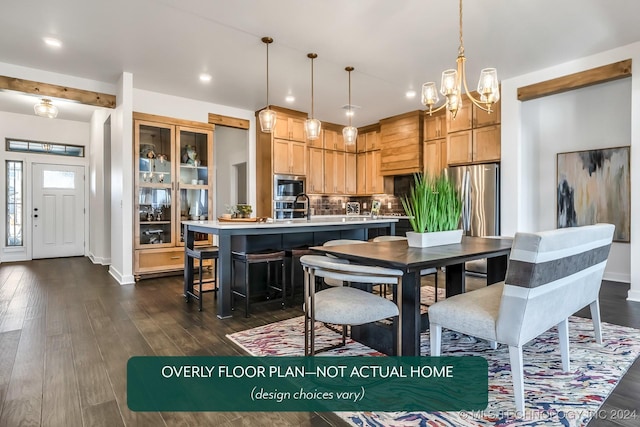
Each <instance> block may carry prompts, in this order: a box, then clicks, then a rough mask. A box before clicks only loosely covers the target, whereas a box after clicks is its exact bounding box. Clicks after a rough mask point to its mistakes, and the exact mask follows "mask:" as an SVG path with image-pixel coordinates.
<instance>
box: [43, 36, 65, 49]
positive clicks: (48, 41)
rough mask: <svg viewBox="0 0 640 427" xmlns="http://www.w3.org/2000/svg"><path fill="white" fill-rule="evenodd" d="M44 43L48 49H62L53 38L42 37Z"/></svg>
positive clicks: (60, 44) (59, 42)
mask: <svg viewBox="0 0 640 427" xmlns="http://www.w3.org/2000/svg"><path fill="white" fill-rule="evenodd" d="M42 40H44V43H45V44H46V45H47V46H50V47H56V48H57V47H62V42H61V41H60V40H58V39H54V38H53V37H43V38H42Z"/></svg>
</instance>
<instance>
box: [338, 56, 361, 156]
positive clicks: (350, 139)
mask: <svg viewBox="0 0 640 427" xmlns="http://www.w3.org/2000/svg"><path fill="white" fill-rule="evenodd" d="M353 70H354V68H353V67H346V68H345V71H346V72H347V73H349V109H348V110H347V116H349V126H345V127H344V128H342V137H343V138H344V142H345V144H353V143H355V142H356V139H357V138H358V128H356V127H353V126H351V116H353V110H352V109H351V72H352V71H353Z"/></svg>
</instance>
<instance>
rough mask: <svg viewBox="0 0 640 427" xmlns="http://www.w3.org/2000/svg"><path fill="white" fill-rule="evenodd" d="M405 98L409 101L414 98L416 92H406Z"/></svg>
mask: <svg viewBox="0 0 640 427" xmlns="http://www.w3.org/2000/svg"><path fill="white" fill-rule="evenodd" d="M405 96H406V97H407V98H409V99H413V98H415V97H416V91H415V90H408V91H407V93H405Z"/></svg>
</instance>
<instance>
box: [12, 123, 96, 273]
mask: <svg viewBox="0 0 640 427" xmlns="http://www.w3.org/2000/svg"><path fill="white" fill-rule="evenodd" d="M90 132H91V129H90V126H89V124H88V123H82V122H76V121H70V120H59V119H55V120H52V119H48V118H45V117H37V116H35V115H33V116H27V115H24V114H14V113H7V112H0V141H3V142H4V141H5V138H16V139H26V140H33V141H43V142H58V143H62V144H73V145H82V146H84V147H85V157H84V158H77V157H75V158H74V157H64V156H54V155H46V154H30V153H15V152H7V151H6V145H4V144H3V146H2V149H0V165H1V166H0V167H1V170H2V172H1V173H0V200H2V202H0V206H2V207H3V208H2V209H1V210H0V222H1V223H2V224H3V225H2V226H1V227H0V236H1V243H0V245H1V246H0V247H1V248H2V251H1V253H0V259H2V260H3V261H23V260H29V259H31V249H32V247H31V226H32V224H31V202H32V201H31V190H30V189H31V165H32V164H33V163H50V164H59V165H83V166H85V169H86V167H87V165H88V159H89V156H90V149H89V140H90ZM6 160H22V161H24V162H25V169H24V171H23V179H24V193H23V194H24V200H23V203H24V211H23V213H24V225H23V226H24V229H23V242H24V243H25V246H23V247H19V248H16V247H9V248H7V247H6V246H5V245H6V228H5V226H4V224H6V209H5V207H6V204H5V200H6V182H5V180H6V168H5V161H6ZM88 200H89V193H88V190H87V192H86V193H85V208H86V207H88ZM88 237H89V223H88V220H87V219H86V216H85V239H87V238H88ZM85 251H86V246H85Z"/></svg>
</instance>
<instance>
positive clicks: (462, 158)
mask: <svg viewBox="0 0 640 427" xmlns="http://www.w3.org/2000/svg"><path fill="white" fill-rule="evenodd" d="M463 108H464V109H465V110H466V111H470V112H471V113H472V114H471V116H470V118H467V113H466V112H465V113H464V114H463V116H462V117H464V121H463V122H464V123H463V124H464V126H461V125H458V126H457V127H456V126H454V123H455V122H457V121H458V119H459V118H461V116H460V114H461V111H459V112H458V118H456V119H455V120H448V122H447V125H448V126H449V133H448V134H447V163H448V164H450V165H459V164H469V163H487V162H499V161H500V102H498V103H497V104H496V105H494V106H493V109H494V111H492V112H491V114H489V113H487V112H486V111H484V110H482V109H480V108H478V107H476V106H475V105H473V103H472V102H471V101H469V100H468V98H467V97H464V101H463ZM468 123H471V126H469V127H467V124H468ZM452 126H454V127H453V128H452ZM462 127H464V128H465V130H462V131H456V129H459V128H462Z"/></svg>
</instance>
